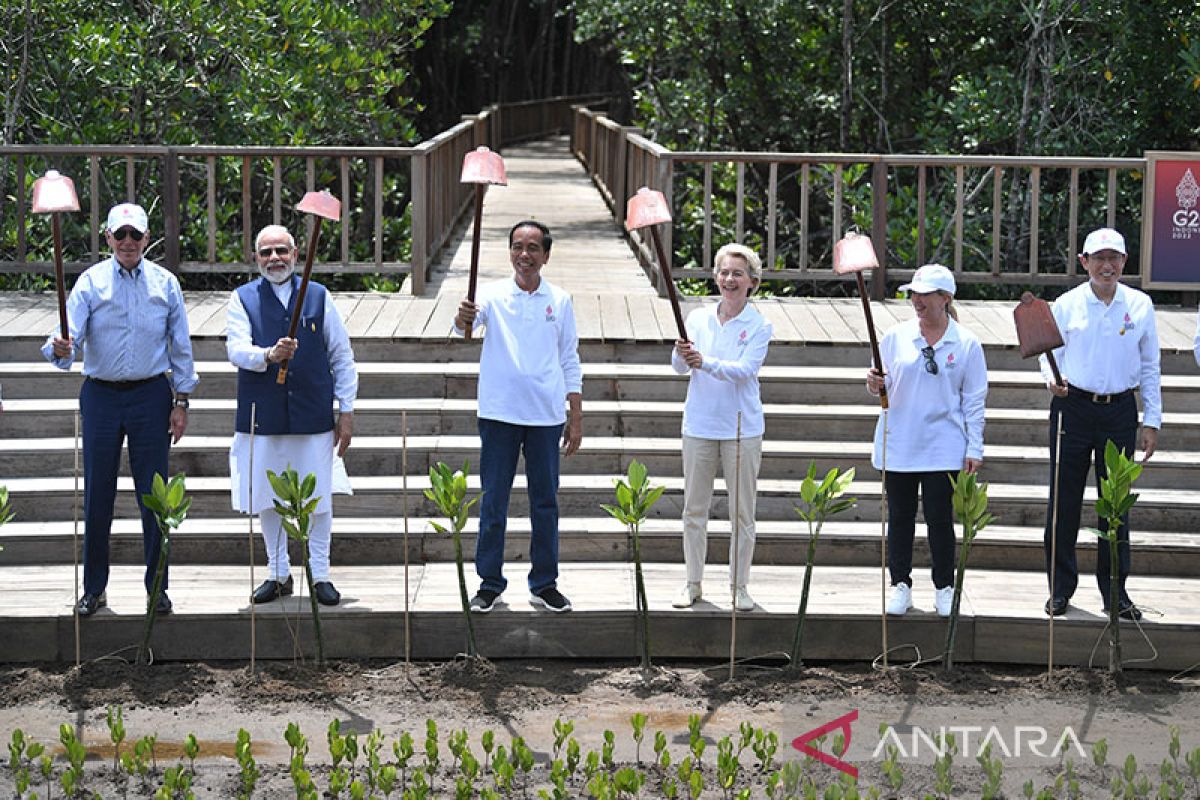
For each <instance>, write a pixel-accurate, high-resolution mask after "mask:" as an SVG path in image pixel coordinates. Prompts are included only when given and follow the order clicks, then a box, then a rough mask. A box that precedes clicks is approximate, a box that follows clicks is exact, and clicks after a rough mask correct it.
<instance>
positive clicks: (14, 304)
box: [0, 292, 58, 336]
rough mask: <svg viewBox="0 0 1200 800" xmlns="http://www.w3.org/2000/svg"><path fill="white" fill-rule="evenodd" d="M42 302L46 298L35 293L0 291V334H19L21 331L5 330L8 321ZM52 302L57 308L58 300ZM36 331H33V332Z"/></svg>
mask: <svg viewBox="0 0 1200 800" xmlns="http://www.w3.org/2000/svg"><path fill="white" fill-rule="evenodd" d="M42 302H46V300H45V299H44V298H42V297H39V296H38V295H35V294H16V293H13V292H3V293H0V336H19V335H21V334H22V333H23V331H20V330H12V331H9V330H6V328H7V327H8V323H9V322H11V321H12V320H14V319H16V318H17V317H19V316H21V315H22V314H24V313H25V312H26V311H28V310H29V309H31V308H33V307H34V306H36V305H38V304H39V303H42ZM53 302H54V305H55V309H56V310H57V307H58V301H57V300H54V301H53ZM36 332H37V331H34V333H36Z"/></svg>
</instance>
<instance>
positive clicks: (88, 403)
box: [42, 203, 199, 617]
mask: <svg viewBox="0 0 1200 800" xmlns="http://www.w3.org/2000/svg"><path fill="white" fill-rule="evenodd" d="M104 238H105V240H106V241H107V242H108V246H109V247H110V248H111V249H112V253H113V255H112V258H106V259H105V260H103V261H101V262H100V263H99V264H96V265H95V266H93V267H90V268H89V269H88V270H87V271H85V272H84V273H83V274H82V275H80V276H79V280H78V281H76V282H75V288H74V289H72V290H71V297H70V299H69V300H67V320H68V325H69V327H70V337H69V338H66V339H64V338H62V336H61V335H60V334H58V333H55V334H51V336H50V338H49V339H47V341H46V344H45V345H44V346H43V347H42V354H43V355H44V356H45V357H46V358H47V359H49V360H50V363H52V364H54V366H56V367H58V368H59V369H65V370H66V369H70V368H71V363H72V362H73V361H74V360H75V354H76V353H77V352H79V350H81V349H82V351H83V375H84V378H85V380H84V382H83V387H82V388H81V389H80V391H79V414H80V417H81V418H82V419H83V517H84V533H83V596H82V597H81V598H80V599H79V605H78V610H79V616H81V617H87V616H91V615H92V614H94V613H96V611H97V609H99V608H101V607H103V606H105V605H107V599H106V597H105V591H104V590H105V588H106V587H107V586H108V573H109V561H108V540H109V535H110V533H111V531H112V518H113V503H114V502H115V501H116V497H117V471H118V469H119V467H120V465H121V445H122V443H123V442H127V443H128V448H129V471H130V472H131V473H133V485H134V488H135V489H136V495H137V501H138V510H139V511H140V512H141V517H142V549H143V554H144V555H145V558H146V574H145V583H146V591H147V593H149V592H150V591H151V589H152V588H153V586H154V573H155V571H156V570H157V568H158V558H159V552H160V550H161V544H162V534H161V533H160V531H159V530H158V523H157V522H156V521H155V519H154V514H153V513H152V512H151V511H149V510H148V509H147V508H146V507H145V506H143V505H142V495H143V494H147V493H149V492H150V488H151V484H152V483H153V481H154V476H155V475H156V474H158V475H162V476H163V478H164V479H166V478H168V477H170V476H169V475H167V461H168V454H169V452H170V445H171V441H172V440H174V441H176V442H178V441H179V439H180V437H182V436H183V433H184V431H185V430H187V422H188V420H187V408H188V395H189V394H190V393H191V391H192V390H193V389H195V388H196V383H197V382H198V380H199V378H198V377H197V375H196V369H195V366H194V364H193V362H192V343H191V340H190V339H189V338H188V319H187V310H186V309H185V308H184V303H183V292H181V291H180V289H179V281H178V279H176V277H175V276H174V275H172V274H171V273H170V272H169V271H168V270H166V269H164V268H163V267H160V266H159V265H158V264H155V263H154V262H153V261H150V260H148V259H146V258H144V257H143V254H144V253H145V250H146V246H147V245H148V244H149V243H150V225H149V219H148V218H147V217H146V211H145V209H143V208H142V207H141V206H139V205H136V204H134V203H121V204H120V205H116V206H113V208H112V210H111V211H109V212H108V223H107V224H106V225H105V228H104ZM168 373H170V377H169V378H168V377H167V375H168ZM167 577H168V576H167V573H166V572H165V571H164V572H163V579H162V594H160V595H159V597H158V604H157V606H156V613H159V614H169V613H171V599H170V598H169V597H168V596H167Z"/></svg>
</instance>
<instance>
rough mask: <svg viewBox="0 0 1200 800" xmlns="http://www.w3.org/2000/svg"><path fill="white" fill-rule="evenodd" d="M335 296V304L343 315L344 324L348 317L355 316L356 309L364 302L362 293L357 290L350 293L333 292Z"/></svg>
mask: <svg viewBox="0 0 1200 800" xmlns="http://www.w3.org/2000/svg"><path fill="white" fill-rule="evenodd" d="M330 294H331V295H332V297H333V305H334V307H335V308H336V309H337V310H338V313H339V314H341V315H342V322H343V324H344V323H345V322H346V320H348V319H352V318H353V317H354V309H356V308H358V304H359V303H360V302H362V295H361V294H358V293H357V292H355V293H353V294H350V293H347V292H331V293H330Z"/></svg>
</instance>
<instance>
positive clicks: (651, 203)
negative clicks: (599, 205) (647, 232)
mask: <svg viewBox="0 0 1200 800" xmlns="http://www.w3.org/2000/svg"><path fill="white" fill-rule="evenodd" d="M670 221H671V209H670V208H668V207H667V198H665V197H663V193H662V192H660V191H658V190H657V189H648V188H646V187H645V186H643V187H642V188H640V189H638V190H637V194H635V195H634V196H633V197H630V198H629V202H628V203H626V204H625V230H627V231H636V230H637V229H638V228H647V227H649V226H651V225H657V224H659V223H660V222H670Z"/></svg>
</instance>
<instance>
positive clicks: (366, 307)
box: [346, 293, 387, 336]
mask: <svg viewBox="0 0 1200 800" xmlns="http://www.w3.org/2000/svg"><path fill="white" fill-rule="evenodd" d="M386 304H387V297H386V296H385V295H381V294H374V293H371V294H366V295H363V298H362V301H361V302H359V304H358V306H357V307H356V308H355V309H354V313H353V315H352V316H351V317H349V318H348V320H347V322H346V331H347V332H348V333H349V334H350V335H351V336H362V335H364V334H365V333H366V332H367V331H368V330H370V328H371V325H372V324H374V322H375V318H376V317H377V316H379V314H380V312H382V311H383V308H384V306H385V305H386Z"/></svg>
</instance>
